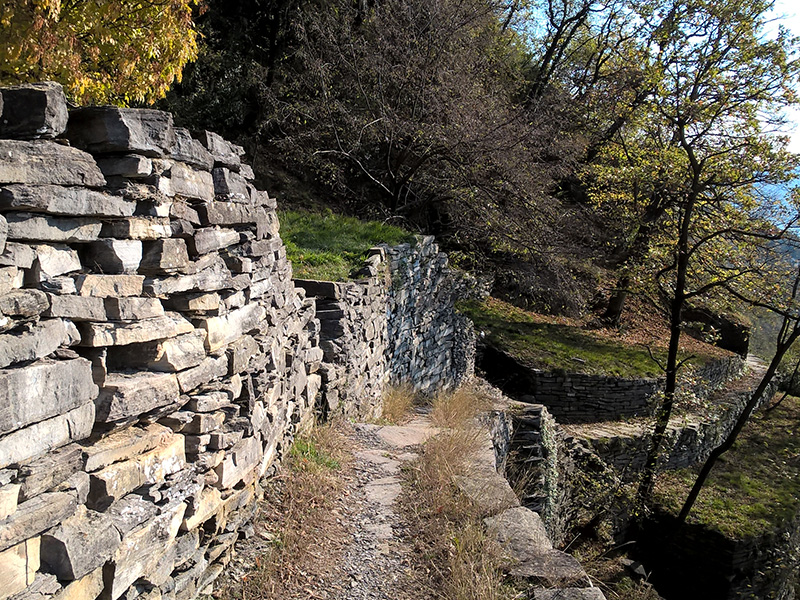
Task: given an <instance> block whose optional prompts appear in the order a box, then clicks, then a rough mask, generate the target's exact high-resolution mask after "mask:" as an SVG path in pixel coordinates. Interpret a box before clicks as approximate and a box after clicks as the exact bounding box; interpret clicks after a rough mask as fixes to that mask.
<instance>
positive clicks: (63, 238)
mask: <svg viewBox="0 0 800 600" xmlns="http://www.w3.org/2000/svg"><path fill="white" fill-rule="evenodd" d="M0 142H2V140H0ZM6 221H8V238H9V239H11V240H21V241H42V242H64V243H69V242H93V241H94V240H96V239H97V238H98V237H99V235H100V230H101V228H102V224H101V223H100V222H99V221H96V220H94V219H89V218H70V217H50V216H43V215H36V214H33V213H25V212H19V213H8V214H6Z"/></svg>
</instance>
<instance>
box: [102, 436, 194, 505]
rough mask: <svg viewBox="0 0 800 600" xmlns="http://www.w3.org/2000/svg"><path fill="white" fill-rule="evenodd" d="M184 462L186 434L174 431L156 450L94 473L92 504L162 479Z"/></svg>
mask: <svg viewBox="0 0 800 600" xmlns="http://www.w3.org/2000/svg"><path fill="white" fill-rule="evenodd" d="M185 466H186V455H185V451H184V441H183V436H182V435H175V434H173V435H172V437H170V438H168V439H167V441H166V442H165V443H163V444H162V445H160V446H158V447H156V448H154V449H153V450H150V451H148V452H145V453H144V454H140V455H139V456H135V457H133V458H131V459H130V460H125V461H122V462H117V463H114V464H112V465H109V466H107V467H105V468H103V469H101V470H99V471H96V472H94V473H92V474H91V484H90V486H91V487H90V491H89V506H91V507H93V508H101V509H103V508H105V507H107V506H109V505H110V504H111V503H112V502H113V501H115V500H118V499H119V498H122V497H123V496H125V495H126V494H128V493H129V492H132V491H133V490H135V489H137V488H140V487H142V486H143V485H152V484H155V483H163V482H164V481H165V480H166V478H167V476H169V475H172V474H174V473H177V472H178V471H180V470H181V469H183V468H184V467H185Z"/></svg>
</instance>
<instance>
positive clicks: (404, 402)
mask: <svg viewBox="0 0 800 600" xmlns="http://www.w3.org/2000/svg"><path fill="white" fill-rule="evenodd" d="M416 399H417V394H416V392H414V389H413V388H412V387H411V385H410V384H408V383H401V384H398V385H392V386H389V387H388V388H387V389H386V390H385V391H384V393H383V411H382V413H381V421H383V422H385V423H389V424H392V425H397V424H399V423H403V422H405V421H407V420H408V419H409V417H410V416H411V409H412V407H413V406H414V403H415V402H416Z"/></svg>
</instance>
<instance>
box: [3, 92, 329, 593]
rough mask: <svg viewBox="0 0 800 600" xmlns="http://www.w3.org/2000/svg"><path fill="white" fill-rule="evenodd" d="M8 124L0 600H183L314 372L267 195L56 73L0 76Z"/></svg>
mask: <svg viewBox="0 0 800 600" xmlns="http://www.w3.org/2000/svg"><path fill="white" fill-rule="evenodd" d="M65 128H66V133H65ZM59 136H61V137H59ZM0 138H2V139H0V379H1V380H2V384H0V599H5V598H9V597H11V598H14V599H15V600H23V599H25V600H27V599H31V600H33V599H36V600H43V599H46V598H54V599H57V600H84V599H85V600H92V599H94V598H103V599H105V600H118V599H119V598H124V599H125V600H133V599H134V598H138V597H142V598H147V599H152V600H157V599H159V598H170V599H172V598H174V599H189V598H193V597H195V596H196V595H197V594H198V593H200V592H201V591H203V590H206V589H207V588H208V587H209V586H210V584H211V583H212V582H213V580H214V578H215V577H216V576H217V575H218V574H219V573H220V571H221V570H222V569H223V568H224V565H225V564H226V561H227V560H229V558H230V555H231V552H232V547H233V544H234V542H235V541H236V539H237V538H238V537H239V536H240V535H243V534H246V533H247V532H248V531H249V525H248V523H249V521H250V520H251V517H252V516H253V513H254V511H255V507H256V500H257V498H258V496H259V493H260V492H259V490H260V488H259V480H260V479H261V478H262V477H264V476H265V474H267V473H268V472H270V470H271V468H272V465H273V463H274V461H275V460H276V459H277V458H279V457H280V455H281V453H282V451H283V449H284V448H285V447H286V444H287V442H288V441H289V440H290V439H291V438H292V436H293V435H294V433H295V432H296V431H297V429H298V428H299V427H302V426H303V424H304V423H306V422H307V421H308V419H309V416H310V415H311V410H310V409H311V407H312V406H313V404H314V400H315V397H316V395H317V391H318V389H319V387H320V384H321V377H320V375H319V374H318V373H317V370H318V369H319V367H320V362H321V358H322V356H321V355H322V350H321V349H320V348H319V347H318V346H317V343H318V329H319V323H318V321H317V320H316V318H315V306H314V303H313V300H311V299H306V298H305V295H304V292H303V290H298V289H296V288H295V287H294V284H293V283H292V273H291V265H290V264H289V262H288V261H287V259H286V253H285V249H284V246H283V243H282V242H281V239H280V236H279V233H278V220H277V216H276V212H275V209H276V205H275V201H274V200H273V199H272V198H270V197H269V196H268V195H267V193H266V192H263V191H259V190H257V189H256V188H255V187H254V186H253V185H252V179H253V174H252V170H251V169H250V167H248V166H247V165H246V164H244V163H243V162H242V156H243V154H244V151H243V149H242V148H241V147H239V146H235V145H233V144H230V143H228V142H227V141H225V140H224V139H222V138H221V137H219V136H218V135H216V134H213V133H210V132H199V133H190V132H189V131H187V130H185V129H180V128H176V127H174V125H173V122H172V117H171V115H169V114H167V113H164V112H160V111H155V110H134V109H117V108H108V107H100V108H86V109H79V110H75V111H72V112H71V113H70V114H69V118H68V119H67V109H66V103H65V100H64V95H63V92H62V91H61V89H60V87H59V86H57V85H55V84H37V85H32V86H20V87H16V88H8V89H3V90H2V118H0ZM56 138H58V139H56Z"/></svg>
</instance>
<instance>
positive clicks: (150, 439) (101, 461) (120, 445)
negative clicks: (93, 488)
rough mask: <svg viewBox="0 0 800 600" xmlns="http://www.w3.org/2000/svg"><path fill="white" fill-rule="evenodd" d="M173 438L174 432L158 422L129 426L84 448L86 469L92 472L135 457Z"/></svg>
mask: <svg viewBox="0 0 800 600" xmlns="http://www.w3.org/2000/svg"><path fill="white" fill-rule="evenodd" d="M171 438H172V432H171V431H170V430H169V429H167V428H166V427H163V426H161V425H158V424H156V423H153V424H150V425H148V426H146V427H144V428H139V427H129V428H127V429H122V430H120V431H115V432H113V433H111V434H109V435H107V436H105V437H103V438H101V439H99V440H97V441H96V442H94V443H93V444H90V445H87V446H86V447H85V448H84V449H83V456H84V458H85V460H86V470H87V471H88V472H90V473H91V472H92V471H97V470H99V469H102V468H103V467H107V466H108V465H110V464H113V463H115V462H120V461H123V460H128V459H131V458H134V457H135V456H138V455H140V454H143V453H145V452H147V451H149V450H152V449H153V448H157V447H159V446H163V445H165V444H166V443H167V442H168V441H169V440H170V439H171Z"/></svg>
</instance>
